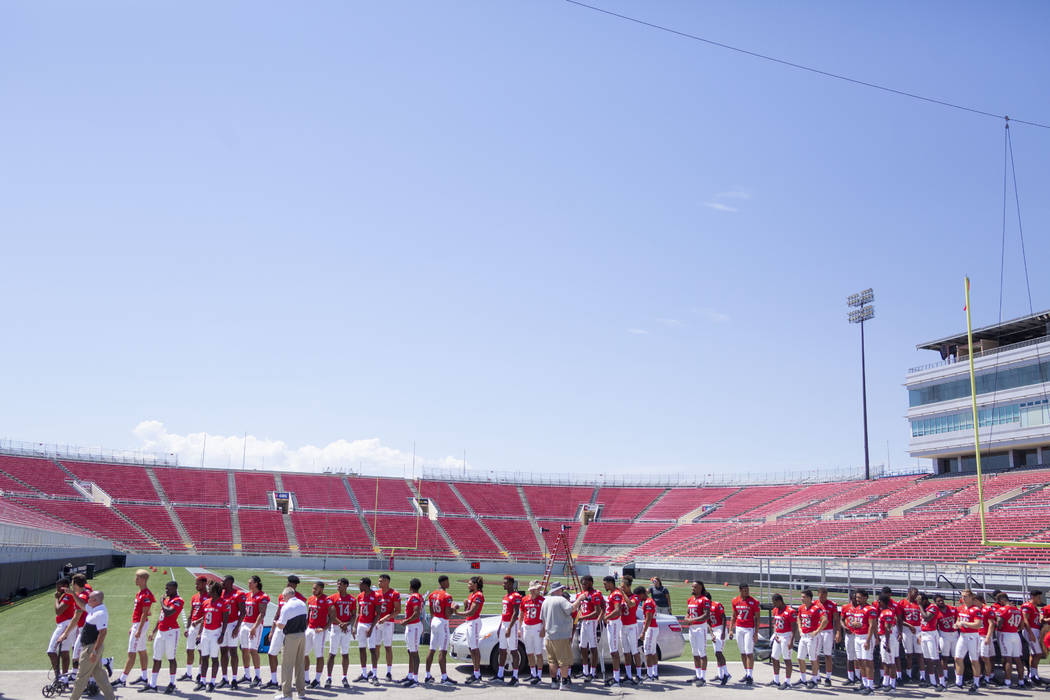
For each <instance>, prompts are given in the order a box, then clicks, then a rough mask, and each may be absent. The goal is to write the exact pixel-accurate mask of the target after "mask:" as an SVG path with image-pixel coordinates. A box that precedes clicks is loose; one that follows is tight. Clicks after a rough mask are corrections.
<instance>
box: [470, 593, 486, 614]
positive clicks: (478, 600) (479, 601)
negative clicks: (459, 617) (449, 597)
mask: <svg viewBox="0 0 1050 700" xmlns="http://www.w3.org/2000/svg"><path fill="white" fill-rule="evenodd" d="M475 605H477V608H478V609H477V610H475V611H474V612H467V620H477V619H478V618H479V617H481V611H482V610H483V609H484V608H485V595H484V594H483V593H482V592H481V591H474V592H473V593H471V594H470V595H469V596H467V605H466V609H467V610H468V611H470V610H471V609H473V608H474V606H475Z"/></svg>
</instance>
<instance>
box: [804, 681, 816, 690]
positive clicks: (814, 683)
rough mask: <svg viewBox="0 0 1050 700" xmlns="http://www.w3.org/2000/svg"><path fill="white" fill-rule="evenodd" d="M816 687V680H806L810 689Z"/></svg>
mask: <svg viewBox="0 0 1050 700" xmlns="http://www.w3.org/2000/svg"><path fill="white" fill-rule="evenodd" d="M816 687H817V682H816V681H806V688H808V689H809V690H813V689H814V688H816Z"/></svg>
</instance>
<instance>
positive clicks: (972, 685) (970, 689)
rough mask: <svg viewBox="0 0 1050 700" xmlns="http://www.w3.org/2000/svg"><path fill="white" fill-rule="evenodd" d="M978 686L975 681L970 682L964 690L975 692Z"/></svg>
mask: <svg viewBox="0 0 1050 700" xmlns="http://www.w3.org/2000/svg"><path fill="white" fill-rule="evenodd" d="M978 687H979V686H978V685H977V684H976V683H971V684H970V687H969V688H967V689H966V692H967V693H976V692H977V689H978Z"/></svg>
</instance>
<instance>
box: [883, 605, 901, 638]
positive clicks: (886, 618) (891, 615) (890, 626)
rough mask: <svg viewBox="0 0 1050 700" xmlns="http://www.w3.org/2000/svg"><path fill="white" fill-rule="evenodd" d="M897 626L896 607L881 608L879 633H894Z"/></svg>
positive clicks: (884, 634)
mask: <svg viewBox="0 0 1050 700" xmlns="http://www.w3.org/2000/svg"><path fill="white" fill-rule="evenodd" d="M896 628H897V610H896V608H894V607H889V608H884V609H881V610H879V634H880V635H882V636H886V635H890V634H893V633H894V630H896Z"/></svg>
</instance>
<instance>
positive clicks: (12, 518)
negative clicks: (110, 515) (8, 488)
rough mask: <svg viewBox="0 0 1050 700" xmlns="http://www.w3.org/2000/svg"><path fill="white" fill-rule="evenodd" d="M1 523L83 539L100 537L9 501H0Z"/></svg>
mask: <svg viewBox="0 0 1050 700" xmlns="http://www.w3.org/2000/svg"><path fill="white" fill-rule="evenodd" d="M0 523H7V524H9V525H19V526H21V527H28V528H33V529H36V530H47V531H49V532H59V533H63V534H66V535H79V536H81V537H97V536H98V535H96V534H95V533H93V532H88V531H87V530H84V529H83V528H79V527H76V526H73V525H70V524H69V523H66V522H63V521H61V520H56V519H55V518H52V517H50V516H48V515H44V514H43V513H41V512H40V511H38V510H34V509H32V508H28V507H26V506H21V505H19V504H17V503H15V502H14V501H11V500H9V499H0Z"/></svg>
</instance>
